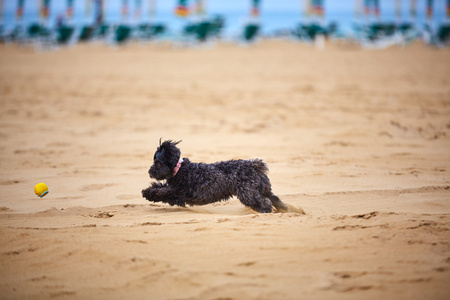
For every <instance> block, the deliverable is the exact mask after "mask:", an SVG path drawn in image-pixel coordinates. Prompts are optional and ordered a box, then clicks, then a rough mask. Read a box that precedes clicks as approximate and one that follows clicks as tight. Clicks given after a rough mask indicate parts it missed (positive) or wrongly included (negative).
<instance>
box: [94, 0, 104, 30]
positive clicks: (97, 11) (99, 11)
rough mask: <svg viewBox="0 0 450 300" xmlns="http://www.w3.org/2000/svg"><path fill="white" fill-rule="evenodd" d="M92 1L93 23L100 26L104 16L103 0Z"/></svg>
mask: <svg viewBox="0 0 450 300" xmlns="http://www.w3.org/2000/svg"><path fill="white" fill-rule="evenodd" d="M93 1H94V16H95V17H94V20H95V21H94V22H95V23H96V24H98V25H100V24H102V23H103V21H104V16H105V0H93Z"/></svg>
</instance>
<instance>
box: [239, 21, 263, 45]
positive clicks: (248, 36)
mask: <svg viewBox="0 0 450 300" xmlns="http://www.w3.org/2000/svg"><path fill="white" fill-rule="evenodd" d="M260 29H261V27H260V25H259V24H257V23H248V24H247V25H245V26H244V32H243V33H242V39H243V40H244V41H245V42H247V43H250V42H254V41H255V39H256V38H257V37H258V34H259V32H260Z"/></svg>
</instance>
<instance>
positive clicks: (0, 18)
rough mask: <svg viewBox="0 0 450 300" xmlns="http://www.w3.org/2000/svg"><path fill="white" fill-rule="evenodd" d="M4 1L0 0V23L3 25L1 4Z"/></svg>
mask: <svg viewBox="0 0 450 300" xmlns="http://www.w3.org/2000/svg"><path fill="white" fill-rule="evenodd" d="M4 4H5V3H4V1H3V0H0V25H3V5H4Z"/></svg>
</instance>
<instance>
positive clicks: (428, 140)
mask: <svg viewBox="0 0 450 300" xmlns="http://www.w3.org/2000/svg"><path fill="white" fill-rule="evenodd" d="M0 101H1V110H0V138H1V142H0V155H1V156H0V188H1V193H0V241H1V242H0V298H1V299H236V300H237V299H449V298H450V231H449V230H450V50H449V49H439V50H438V49H433V48H430V47H427V46H425V45H423V44H421V43H417V44H414V45H411V46H409V47H407V48H391V49H387V50H382V51H364V50H361V49H359V48H351V47H348V46H342V45H341V46H339V45H334V44H330V43H328V44H327V47H326V49H325V50H324V51H318V50H316V49H314V48H313V47H311V46H308V45H302V44H299V43H294V42H289V41H263V42H260V43H258V44H256V45H253V46H249V47H243V46H238V45H229V44H217V45H215V46H211V45H208V46H202V47H197V48H194V49H192V48H182V47H172V46H171V45H167V44H156V45H138V44H132V45H128V46H126V47H124V48H110V47H107V46H105V45H100V44H90V45H80V46H77V47H72V48H67V49H61V50H59V51H47V52H35V51H33V50H31V49H28V48H24V47H17V46H4V45H2V46H0ZM160 137H162V138H163V139H173V140H183V142H182V143H180V145H179V146H180V148H181V151H182V155H183V157H189V159H190V160H191V161H194V162H207V163H212V162H215V161H220V160H229V159H238V158H242V159H250V158H261V159H263V160H264V161H265V162H266V163H267V164H268V166H269V169H270V174H269V177H270V179H271V181H272V187H273V191H274V193H275V194H277V195H278V196H279V197H280V198H281V199H282V200H283V201H285V202H286V203H288V204H289V205H290V207H291V212H287V213H271V214H259V213H256V212H254V211H252V210H250V209H248V208H246V207H244V206H243V205H242V204H241V203H240V202H239V200H237V199H231V200H230V201H227V202H221V203H217V204H214V205H206V206H201V207H186V208H180V207H171V206H169V205H164V204H153V203H149V202H147V201H145V200H144V199H143V198H142V197H141V190H142V189H143V188H146V187H147V186H148V185H149V183H150V182H151V179H150V178H149V177H148V174H147V171H148V168H149V166H150V165H151V163H152V158H153V153H154V151H155V150H156V147H157V146H158V141H159V138H160ZM39 182H44V183H46V184H47V185H48V186H49V190H50V192H49V194H48V195H47V196H45V197H44V198H38V197H37V196H36V195H35V194H34V191H33V188H34V185H35V184H37V183H39ZM302 210H303V211H304V212H305V213H304V214H303V213H302Z"/></svg>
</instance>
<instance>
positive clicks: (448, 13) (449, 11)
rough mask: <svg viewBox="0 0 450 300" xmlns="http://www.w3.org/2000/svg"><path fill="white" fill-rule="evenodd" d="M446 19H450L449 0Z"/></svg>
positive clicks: (449, 0)
mask: <svg viewBox="0 0 450 300" xmlns="http://www.w3.org/2000/svg"><path fill="white" fill-rule="evenodd" d="M446 6H447V8H446V10H447V19H450V0H447V5H446Z"/></svg>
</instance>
